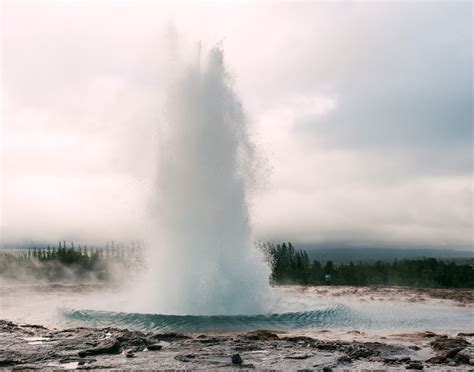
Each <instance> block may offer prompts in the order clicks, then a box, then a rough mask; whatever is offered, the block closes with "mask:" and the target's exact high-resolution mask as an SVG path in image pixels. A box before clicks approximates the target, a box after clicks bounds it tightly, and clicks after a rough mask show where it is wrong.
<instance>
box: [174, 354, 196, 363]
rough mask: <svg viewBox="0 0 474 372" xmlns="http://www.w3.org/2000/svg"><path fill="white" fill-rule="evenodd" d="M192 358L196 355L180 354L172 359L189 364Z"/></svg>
mask: <svg viewBox="0 0 474 372" xmlns="http://www.w3.org/2000/svg"><path fill="white" fill-rule="evenodd" d="M194 358H196V355H194V354H186V355H183V354H180V355H176V356H175V357H174V359H176V360H179V361H180V362H186V363H187V362H191V361H192V360H193V359H194Z"/></svg>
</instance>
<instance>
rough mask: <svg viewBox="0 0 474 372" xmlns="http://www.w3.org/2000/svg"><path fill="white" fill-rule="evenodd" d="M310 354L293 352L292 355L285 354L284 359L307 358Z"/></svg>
mask: <svg viewBox="0 0 474 372" xmlns="http://www.w3.org/2000/svg"><path fill="white" fill-rule="evenodd" d="M310 356H311V355H309V354H294V355H287V356H286V357H285V359H297V360H298V359H308V358H309V357H310Z"/></svg>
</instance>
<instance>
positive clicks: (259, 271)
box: [140, 47, 270, 315]
mask: <svg viewBox="0 0 474 372" xmlns="http://www.w3.org/2000/svg"><path fill="white" fill-rule="evenodd" d="M166 107H167V108H166V113H165V115H166V120H165V122H164V123H163V125H161V126H160V135H159V137H160V139H159V144H158V146H159V147H158V164H157V166H158V169H157V177H156V178H157V180H156V184H155V185H156V188H155V189H154V190H153V193H154V195H153V205H152V209H153V211H154V216H153V218H152V231H151V233H150V234H149V235H150V237H151V238H150V239H149V241H148V242H147V246H148V248H149V249H150V252H149V257H150V260H149V262H148V265H149V272H148V274H147V276H146V278H145V279H144V283H146V284H145V285H144V286H143V289H144V291H140V303H144V305H143V307H142V311H147V312H153V313H168V314H202V315H206V314H256V313H261V312H264V311H265V308H264V305H265V303H266V302H267V300H268V298H267V296H268V295H269V293H270V290H269V284H268V277H269V270H268V268H267V266H266V265H265V264H264V262H263V257H262V253H261V252H258V251H257V249H256V248H255V246H254V244H253V241H252V237H251V229H250V225H249V212H248V205H247V203H248V197H247V195H248V188H249V187H250V185H251V184H252V179H253V178H254V177H255V174H254V169H255V168H254V151H253V146H252V144H251V142H250V140H249V136H248V131H247V126H246V123H245V119H244V115H243V112H242V107H241V103H240V101H239V99H238V98H237V96H236V94H235V93H234V91H233V90H232V88H231V87H230V85H229V82H228V74H227V72H226V70H225V67H224V62H223V53H222V50H221V49H219V48H217V47H215V48H213V49H211V50H210V52H209V53H208V55H207V57H206V58H205V59H204V61H203V63H199V64H197V65H195V66H191V67H190V68H189V69H188V71H186V73H185V74H184V77H182V79H181V80H179V81H178V82H177V83H176V84H175V85H174V86H173V88H172V89H171V91H170V95H169V97H168V103H167V106H166Z"/></svg>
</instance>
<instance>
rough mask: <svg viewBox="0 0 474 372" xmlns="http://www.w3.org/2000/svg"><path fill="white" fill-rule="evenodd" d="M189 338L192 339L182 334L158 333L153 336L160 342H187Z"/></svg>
mask: <svg viewBox="0 0 474 372" xmlns="http://www.w3.org/2000/svg"><path fill="white" fill-rule="evenodd" d="M189 338H191V337H189V336H186V335H183V334H180V333H175V332H169V333H157V334H155V335H153V339H155V340H158V341H174V340H186V339H189Z"/></svg>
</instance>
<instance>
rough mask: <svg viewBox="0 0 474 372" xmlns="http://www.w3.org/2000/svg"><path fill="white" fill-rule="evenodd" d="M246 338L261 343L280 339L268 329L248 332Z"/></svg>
mask: <svg viewBox="0 0 474 372" xmlns="http://www.w3.org/2000/svg"><path fill="white" fill-rule="evenodd" d="M244 337H245V338H246V339H249V340H259V341H263V340H278V339H279V337H278V335H277V334H276V333H273V332H272V331H269V330H267V329H257V330H256V331H253V332H248V333H246V334H245V335H244Z"/></svg>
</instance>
